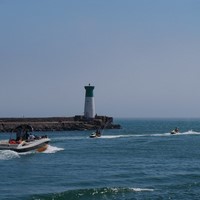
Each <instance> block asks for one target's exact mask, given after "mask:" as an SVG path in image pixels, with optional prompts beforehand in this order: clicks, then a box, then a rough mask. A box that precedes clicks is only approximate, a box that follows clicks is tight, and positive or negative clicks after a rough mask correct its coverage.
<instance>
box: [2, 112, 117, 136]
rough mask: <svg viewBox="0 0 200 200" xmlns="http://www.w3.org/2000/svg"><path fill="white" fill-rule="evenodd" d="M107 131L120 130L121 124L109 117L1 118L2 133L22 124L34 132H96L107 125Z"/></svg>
mask: <svg viewBox="0 0 200 200" xmlns="http://www.w3.org/2000/svg"><path fill="white" fill-rule="evenodd" d="M107 122H109V124H108V125H107V126H106V128H107V129H120V128H121V126H120V125H119V124H113V118H112V117H107V116H95V118H94V119H86V118H84V116H79V115H77V116H74V117H44V118H0V132H11V131H12V130H13V129H14V128H15V127H16V126H18V125H20V124H23V123H25V124H29V125H30V126H32V127H33V128H34V131H74V130H80V131H81V130H96V129H98V128H99V127H100V126H102V125H104V124H106V123H107Z"/></svg>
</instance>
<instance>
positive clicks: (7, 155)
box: [0, 150, 20, 160]
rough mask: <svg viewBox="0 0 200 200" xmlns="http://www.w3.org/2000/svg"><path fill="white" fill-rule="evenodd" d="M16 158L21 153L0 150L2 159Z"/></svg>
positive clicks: (0, 158)
mask: <svg viewBox="0 0 200 200" xmlns="http://www.w3.org/2000/svg"><path fill="white" fill-rule="evenodd" d="M14 158H20V155H19V154H18V153H17V152H15V151H11V150H0V160H11V159H14Z"/></svg>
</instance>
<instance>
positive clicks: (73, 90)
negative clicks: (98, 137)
mask: <svg viewBox="0 0 200 200" xmlns="http://www.w3.org/2000/svg"><path fill="white" fill-rule="evenodd" d="M199 11H200V1H199V0H84V1H83V0H29V1H27V0H18V1H16V0H0V92H1V95H0V117H52V116H74V115H82V114H83V113H84V102H85V89H84V86H86V85H88V84H89V83H90V84H91V85H94V86H95V89H94V98H95V108H96V113H97V114H98V115H107V116H112V117H114V118H120V117H134V118H151V117H152V118H157V117H161V118H165V117H167V118H168V117H171V118H175V117H184V118H192V117H200V90H199V86H200V78H199V76H200V66H199V64H200V12H199Z"/></svg>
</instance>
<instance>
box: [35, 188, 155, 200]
mask: <svg viewBox="0 0 200 200" xmlns="http://www.w3.org/2000/svg"><path fill="white" fill-rule="evenodd" d="M153 191H154V189H152V188H122V187H112V188H108V187H105V188H94V189H79V190H69V191H65V192H61V193H55V194H46V195H35V196H34V197H33V198H32V199H33V200H38V199H40V200H50V199H54V200H63V199H67V200H80V199H82V200H88V199H94V200H98V199H100V200H102V199H105V200H106V199H127V198H126V196H127V195H129V194H133V193H138V192H153Z"/></svg>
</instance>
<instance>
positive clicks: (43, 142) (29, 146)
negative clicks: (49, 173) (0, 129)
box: [0, 138, 50, 153]
mask: <svg viewBox="0 0 200 200" xmlns="http://www.w3.org/2000/svg"><path fill="white" fill-rule="evenodd" d="M49 142H50V139H49V138H42V139H39V140H33V141H30V142H22V143H20V144H9V142H7V143H6V142H5V141H4V142H0V150H11V151H16V152H19V153H22V152H28V151H33V150H36V151H37V150H38V152H42V151H44V150H46V148H47V146H48V143H49Z"/></svg>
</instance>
